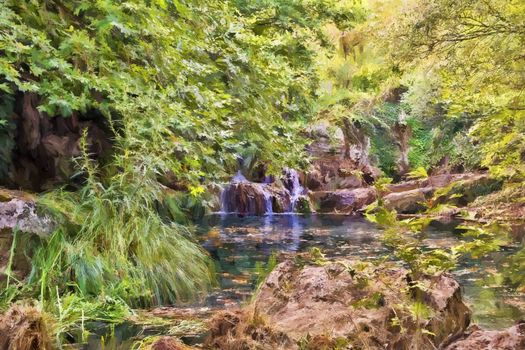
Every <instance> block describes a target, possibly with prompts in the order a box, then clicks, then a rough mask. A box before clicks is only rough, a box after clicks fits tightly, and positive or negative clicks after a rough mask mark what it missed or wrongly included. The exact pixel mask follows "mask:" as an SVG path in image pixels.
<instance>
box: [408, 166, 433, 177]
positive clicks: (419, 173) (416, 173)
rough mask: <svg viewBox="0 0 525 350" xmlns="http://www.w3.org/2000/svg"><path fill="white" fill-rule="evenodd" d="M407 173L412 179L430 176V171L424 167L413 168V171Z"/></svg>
mask: <svg viewBox="0 0 525 350" xmlns="http://www.w3.org/2000/svg"><path fill="white" fill-rule="evenodd" d="M407 175H408V178H409V179H411V180H414V179H426V178H428V173H427V171H426V169H425V168H423V167H419V168H416V169H414V170H412V171H411V172H409V173H408V174H407Z"/></svg>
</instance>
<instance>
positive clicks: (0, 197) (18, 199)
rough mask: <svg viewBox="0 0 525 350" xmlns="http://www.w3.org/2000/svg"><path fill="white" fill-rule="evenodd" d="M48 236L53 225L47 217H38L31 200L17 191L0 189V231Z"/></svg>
mask: <svg viewBox="0 0 525 350" xmlns="http://www.w3.org/2000/svg"><path fill="white" fill-rule="evenodd" d="M15 228H17V229H18V230H20V231H21V232H26V233H34V234H37V235H48V234H49V233H51V231H52V230H53V223H52V222H51V219H49V218H48V217H42V216H38V215H37V214H36V206H35V202H34V200H33V198H31V197H30V196H28V195H26V194H23V193H21V192H17V191H8V190H4V189H0V231H2V230H9V231H12V230H14V229H15Z"/></svg>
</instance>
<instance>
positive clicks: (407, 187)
mask: <svg viewBox="0 0 525 350" xmlns="http://www.w3.org/2000/svg"><path fill="white" fill-rule="evenodd" d="M426 186H428V180H411V181H404V182H400V183H396V184H391V185H388V186H387V189H388V192H390V193H398V192H406V191H411V190H415V189H418V188H421V187H426Z"/></svg>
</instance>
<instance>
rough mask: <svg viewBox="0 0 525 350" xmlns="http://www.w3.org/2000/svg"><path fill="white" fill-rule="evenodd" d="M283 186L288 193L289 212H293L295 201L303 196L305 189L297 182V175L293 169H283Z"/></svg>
mask: <svg viewBox="0 0 525 350" xmlns="http://www.w3.org/2000/svg"><path fill="white" fill-rule="evenodd" d="M283 173H284V177H285V178H284V186H285V187H286V189H287V190H288V192H290V203H291V208H290V211H291V212H295V209H296V205H297V201H298V200H299V198H301V197H302V196H303V195H304V194H305V189H304V187H303V186H302V185H301V182H300V181H299V173H297V171H296V170H294V169H289V168H285V169H284V171H283Z"/></svg>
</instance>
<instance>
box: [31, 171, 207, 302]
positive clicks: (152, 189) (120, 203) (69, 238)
mask: <svg viewBox="0 0 525 350" xmlns="http://www.w3.org/2000/svg"><path fill="white" fill-rule="evenodd" d="M116 176H117V177H121V176H122V177H133V176H134V175H133V173H127V175H122V174H118V175H116ZM161 187H162V186H161V185H160V184H159V183H158V182H157V181H156V180H155V179H154V177H152V176H149V175H148V174H146V175H145V176H142V178H141V181H135V180H134V179H125V178H123V179H122V181H109V185H108V186H104V184H103V183H101V182H96V181H93V180H89V185H87V186H85V187H84V188H83V189H82V190H81V191H79V192H66V191H54V192H52V193H49V194H48V195H45V196H43V197H42V198H41V200H40V203H41V204H43V205H44V206H45V207H46V208H47V209H48V211H49V212H50V213H52V215H53V216H54V217H55V218H57V219H58V220H59V222H60V226H59V229H57V230H56V231H55V232H54V233H53V235H52V236H51V237H50V238H49V239H48V240H47V241H46V242H44V244H43V245H42V246H41V247H40V248H39V249H38V250H37V252H36V254H35V256H34V259H33V271H32V273H31V276H30V279H29V283H37V284H38V285H39V286H40V298H41V299H45V298H47V297H49V296H50V295H51V294H52V293H54V286H56V285H58V286H63V287H64V288H69V289H72V290H75V289H77V290H78V291H80V292H81V293H83V294H85V295H99V294H101V293H107V294H110V295H113V296H118V297H121V298H122V299H123V300H125V301H126V302H128V303H131V304H132V305H137V306H148V305H154V304H162V303H172V302H175V301H180V300H186V299H188V298H190V297H192V296H194V295H195V294H198V292H199V291H205V290H206V287H207V286H208V285H209V282H210V272H209V269H208V264H207V256H206V254H205V253H204V252H203V251H202V250H201V249H200V248H199V246H198V245H197V244H196V243H195V242H193V241H192V238H191V236H190V233H189V232H188V231H187V229H186V228H185V227H182V226H180V225H177V224H175V223H169V222H166V221H165V220H163V218H161V217H160V215H159V214H158V211H157V209H156V206H157V205H158V204H159V201H161V200H162V197H163V195H164V194H163V192H162V188H161Z"/></svg>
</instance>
